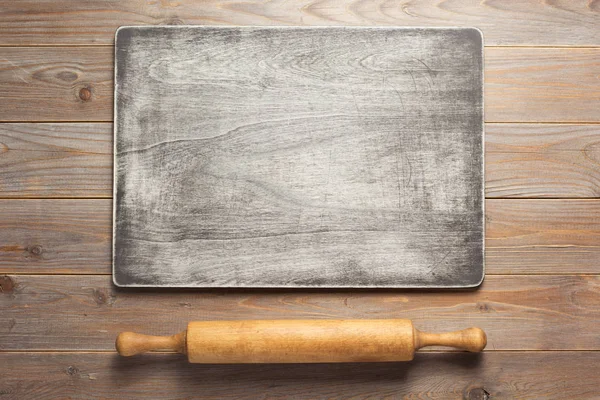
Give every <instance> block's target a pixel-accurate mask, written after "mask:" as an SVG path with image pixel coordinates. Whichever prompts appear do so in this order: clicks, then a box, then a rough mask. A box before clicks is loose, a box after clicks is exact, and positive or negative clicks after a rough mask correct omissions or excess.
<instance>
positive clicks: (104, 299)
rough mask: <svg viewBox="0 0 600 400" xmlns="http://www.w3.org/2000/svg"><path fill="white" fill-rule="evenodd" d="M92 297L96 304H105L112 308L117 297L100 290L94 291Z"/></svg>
mask: <svg viewBox="0 0 600 400" xmlns="http://www.w3.org/2000/svg"><path fill="white" fill-rule="evenodd" d="M92 296H93V297H94V301H95V302H96V304H98V305H99V306H101V305H104V304H106V305H108V306H112V305H113V303H114V302H115V296H113V295H107V294H106V293H104V292H103V291H100V290H98V289H94V292H93V293H92Z"/></svg>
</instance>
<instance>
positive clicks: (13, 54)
mask: <svg viewBox="0 0 600 400" xmlns="http://www.w3.org/2000/svg"><path fill="white" fill-rule="evenodd" d="M112 54H113V52H112V49H111V48H109V47H103V48H88V49H80V48H77V47H55V48H25V47H4V48H0V121H71V120H72V121H98V120H110V119H112V108H113V107H112V97H113V96H112V91H113V83H112V80H113V76H112V66H111V64H112V57H113V55H112Z"/></svg>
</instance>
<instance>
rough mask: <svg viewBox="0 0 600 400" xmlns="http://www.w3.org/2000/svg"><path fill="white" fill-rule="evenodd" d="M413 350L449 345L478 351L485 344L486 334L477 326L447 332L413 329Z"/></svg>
mask: <svg viewBox="0 0 600 400" xmlns="http://www.w3.org/2000/svg"><path fill="white" fill-rule="evenodd" d="M414 338H415V350H418V349H420V348H422V347H426V346H449V347H455V348H457V349H461V350H466V351H471V352H479V351H482V350H483V349H484V348H485V346H486V345H487V336H486V334H485V332H484V331H483V330H481V329H479V328H468V329H463V330H462V331H455V332H447V333H427V332H421V331H420V330H418V329H415V334H414Z"/></svg>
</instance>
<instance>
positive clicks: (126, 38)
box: [113, 26, 484, 288]
mask: <svg viewBox="0 0 600 400" xmlns="http://www.w3.org/2000/svg"><path fill="white" fill-rule="evenodd" d="M482 48H483V45H482V37H481V34H480V32H479V31H478V30H475V29H469V28H462V29H414V28H404V29H403V28H389V27H386V28H368V27H356V28H340V27H329V28H301V27H297V28H296V27H201V26H196V27H191V26H179V27H178V26H174V27H124V28H121V29H119V31H118V32H117V36H116V57H115V63H116V85H115V184H114V188H115V196H114V211H115V212H114V232H113V269H114V275H113V276H114V281H115V283H116V284H117V285H119V286H151V287H154V286H156V287H158V286H165V287H356V288H359V287H472V286H476V285H478V284H479V283H480V282H481V280H482V279H483V275H484V268H483V232H484V231H483V140H482V137H483V104H482V103H483V100H482V81H483V77H482V64H483V56H482Z"/></svg>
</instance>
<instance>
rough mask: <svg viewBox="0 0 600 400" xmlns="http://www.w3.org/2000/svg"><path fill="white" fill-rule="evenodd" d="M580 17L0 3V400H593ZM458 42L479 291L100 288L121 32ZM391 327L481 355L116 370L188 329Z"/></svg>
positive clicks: (596, 91)
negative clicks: (475, 128) (399, 31)
mask: <svg viewBox="0 0 600 400" xmlns="http://www.w3.org/2000/svg"><path fill="white" fill-rule="evenodd" d="M599 11H600V6H599V5H598V3H597V2H594V1H588V0H578V1H567V0H558V1H554V2H552V3H549V2H538V1H532V0H531V1H522V2H516V1H515V2H500V1H487V2H481V3H480V2H468V1H465V0H452V1H442V2H439V1H432V0H424V1H420V2H413V1H383V0H375V1H354V0H340V1H333V0H312V1H307V0H299V1H283V0H272V1H262V0H260V1H259V0H249V1H245V2H241V1H230V0H218V1H217V0H209V1H204V2H200V1H192V0H160V1H158V0H155V1H145V0H127V1H122V2H106V1H100V0H89V1H86V2H82V1H75V0H64V1H37V0H23V1H19V2H15V1H9V0H0V46H1V47H0V121H1V122H2V123H1V124H0V144H1V152H0V174H1V176H2V179H1V181H0V203H1V205H0V214H1V215H0V221H1V222H2V223H1V225H0V273H1V275H0V398H2V399H49V398H111V397H115V398H122V399H126V398H136V397H142V398H164V399H166V398H169V399H179V398H196V397H206V398H249V399H254V398H286V397H291V398H384V397H385V398H403V397H406V398H440V399H448V398H469V399H486V398H535V399H539V398H578V399H583V398H597V397H598V393H597V391H598V389H597V384H598V375H597V373H598V365H600V352H599V351H598V350H600V335H598V328H599V327H600V323H599V322H600V296H599V289H598V288H599V287H600V281H599V275H598V274H599V273H600V200H599V199H600V197H599V196H600V125H599V123H600V34H599V33H600V32H599V27H600V13H599ZM183 23H185V24H220V25H229V24H234V25H265V24H269V25H400V26H477V27H479V28H480V29H481V30H482V31H483V33H484V36H485V43H486V46H487V47H486V50H485V57H486V59H485V109H486V199H487V200H486V221H487V227H486V228H487V243H486V272H487V276H486V279H485V282H484V283H483V285H482V286H481V287H480V288H479V289H478V290H462V291H401V290H372V291H364V290H363V291H353V290H333V291H319V290H312V291H308V290H287V291H284V290H268V291H267V290H187V291H175V290H170V291H169V290H160V291H157V290H124V289H117V288H115V287H114V286H113V285H112V282H111V277H110V264H111V262H110V261H111V258H110V254H111V245H110V244H111V204H112V200H111V196H112V124H111V121H112V108H113V98H112V93H113V80H112V79H113V50H114V49H113V41H114V32H115V30H116V29H117V27H119V26H121V25H140V24H183ZM242 318H243V319H258V318H273V319H280V318H315V319H319V318H321V319H324V318H411V319H413V320H414V322H415V325H416V327H418V328H420V329H423V330H430V331H446V330H454V329H461V328H465V327H468V326H480V327H481V328H483V329H485V330H486V332H487V333H488V339H489V341H488V348H487V349H486V351H485V352H484V353H483V354H481V355H477V354H465V353H453V352H448V351H445V350H443V349H433V350H430V351H426V352H423V353H421V354H418V355H417V357H416V359H415V361H414V362H412V363H404V364H346V365H342V364H340V365H335V364H323V365H286V366H280V365H259V366H248V365H230V366H210V365H189V364H187V363H186V362H185V358H183V357H181V356H177V355H174V354H168V353H163V354H151V355H145V356H140V357H134V358H128V359H126V358H119V357H118V356H117V355H116V353H115V352H114V339H115V337H116V335H117V333H118V332H120V331H122V330H133V331H139V332H145V333H149V334H157V335H164V334H172V333H176V332H178V331H181V330H183V329H184V328H185V326H186V323H187V322H188V321H190V320H208V319H242Z"/></svg>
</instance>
